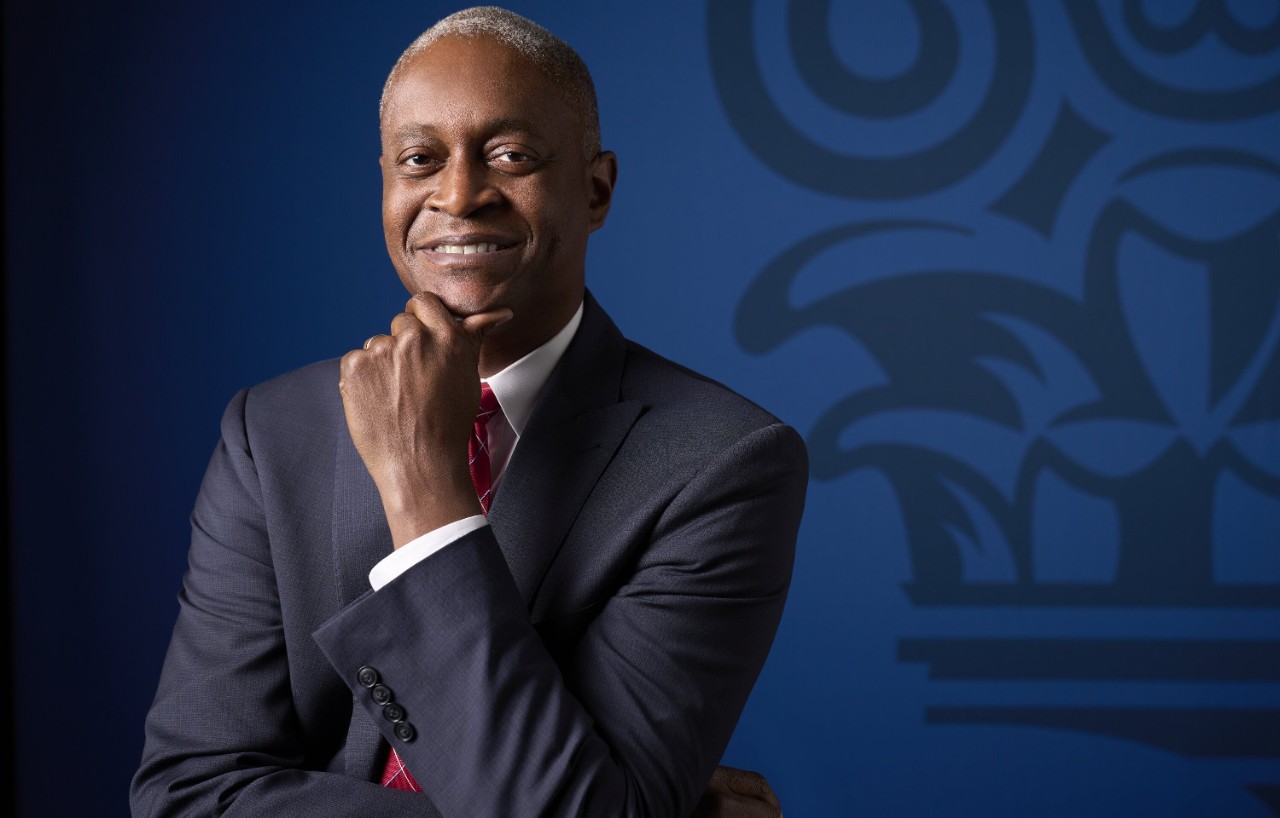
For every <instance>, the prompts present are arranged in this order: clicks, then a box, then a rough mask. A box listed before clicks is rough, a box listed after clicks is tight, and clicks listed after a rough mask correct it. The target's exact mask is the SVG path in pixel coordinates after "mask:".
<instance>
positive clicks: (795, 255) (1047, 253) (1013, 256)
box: [708, 0, 1280, 810]
mask: <svg viewBox="0 0 1280 818" xmlns="http://www.w3.org/2000/svg"><path fill="white" fill-rule="evenodd" d="M746 5H747V4H742V3H731V2H721V1H720V0H711V2H710V3H709V6H708V36H709V47H710V53H711V59H712V69H713V72H714V75H715V79H716V83H717V90H718V92H719V94H720V98H721V101H722V104H723V106H724V109H725V112H726V114H727V116H728V117H729V119H730V121H731V122H732V123H733V125H734V127H735V129H736V130H737V131H738V133H739V134H740V135H741V137H742V139H743V141H744V143H745V144H746V145H747V147H748V148H749V149H750V150H751V151H752V152H753V153H754V154H755V156H756V157H757V158H758V159H759V160H760V161H761V162H762V163H764V164H765V165H766V166H768V167H769V168H770V169H771V170H772V171H774V172H775V173H777V174H779V175H780V176H782V177H784V178H785V179H787V180H789V181H791V182H793V183H795V184H797V185H800V186H801V187H803V188H805V189H807V190H810V191H813V192H816V193H819V194H824V195H826V196H827V197H834V198H830V199H829V200H830V201H831V202H833V203H832V204H831V205H830V207H829V209H828V212H829V215H830V216H831V217H832V218H833V219H836V220H838V219H839V218H840V216H841V213H842V205H841V202H845V203H847V205H846V206H845V210H846V212H847V213H849V214H850V216H851V218H850V219H849V220H847V221H846V222H844V223H839V222H837V223H835V224H833V225H831V226H828V227H825V228H823V229H821V230H818V231H817V232H816V233H814V234H812V235H806V236H798V237H796V238H795V240H794V242H793V243H791V244H790V246H787V247H783V248H780V249H779V252H778V253H777V255H776V256H775V257H774V258H773V260H772V261H771V262H769V263H768V264H767V265H766V266H765V267H764V268H763V269H762V270H760V271H759V272H758V273H757V274H756V276H755V278H754V280H753V281H752V282H751V284H750V285H749V286H748V288H747V290H746V292H745V294H744V295H743V297H742V300H741V302H740V305H739V309H738V313H737V335H738V340H739V343H740V344H741V345H742V347H743V348H744V349H746V350H748V351H751V352H756V353H765V352H770V351H774V350H777V349H779V348H780V347H781V346H782V345H783V344H784V343H785V342H787V341H788V340H790V339H792V338H794V337H795V336H797V335H799V334H801V333H804V332H807V331H809V330H812V329H815V328H827V329H829V330H830V329H834V330H836V331H838V332H840V333H843V334H845V335H846V336H847V337H849V338H851V339H853V340H854V341H855V342H856V343H857V345H859V347H860V348H861V349H862V350H863V351H865V354H866V356H867V358H868V360H869V361H871V362H873V367H874V368H875V369H876V372H877V374H876V377H874V378H871V379H870V380H868V379H866V378H859V379H857V380H856V381H854V382H851V383H846V384H840V383H838V382H836V383H834V384H833V389H835V390H836V391H837V392H839V394H834V395H833V396H832V402H831V405H830V406H829V407H828V408H826V409H825V411H824V412H823V413H822V414H821V416H820V418H819V420H818V421H817V423H816V425H815V426H814V427H813V428H812V429H811V430H809V432H808V435H807V438H808V442H809V446H810V454H811V457H812V460H813V470H814V474H815V476H817V477H819V478H827V479H836V478H840V477H842V476H844V475H847V474H850V473H851V472H854V471H856V470H863V469H870V470H875V471H877V472H878V473H880V474H882V475H884V476H885V477H886V478H887V479H888V480H889V481H890V483H891V484H892V486H893V488H894V490H895V493H896V496H897V498H898V502H899V505H900V511H901V516H902V520H903V525H904V528H905V531H906V539H907V546H908V548H909V550H910V558H911V565H912V570H913V579H912V581H911V582H910V583H909V584H908V586H907V587H906V588H905V592H906V594H907V596H908V598H909V599H910V601H911V602H912V603H913V604H914V605H916V606H919V608H921V609H924V608H940V607H957V608H963V609H970V610H972V609H977V608H983V609H987V610H989V611H992V612H993V613H994V614H995V615H996V616H997V619H999V616H1000V614H999V612H1002V611H1003V612H1006V613H1007V617H1006V618H1005V619H1003V620H1001V621H1003V622H1005V623H1008V622H1010V621H1014V618H1015V617H1017V616H1018V612H1019V611H1022V610H1049V609H1054V610H1063V611H1078V612H1083V611H1085V610H1089V611H1091V612H1092V613H1091V615H1090V616H1089V617H1087V618H1086V617H1083V616H1077V617H1076V618H1074V619H1072V620H1071V621H1072V622H1073V623H1074V624H1073V625H1072V627H1071V631H1070V633H1069V634H1068V635H1064V633H1063V632H1061V631H1060V630H1059V631H1058V632H1054V633H1047V632H1046V633H1027V635H1026V636H1025V637H1022V638H1007V637H1003V636H995V635H992V636H989V637H988V636H983V635H981V634H976V635H972V636H969V637H966V638H955V637H947V638H925V639H921V638H904V639H902V640H901V641H900V642H899V659H900V661H902V662H908V663H918V662H922V663H926V664H927V666H928V669H929V673H930V676H929V678H930V679H931V680H935V681H936V682H937V684H938V685H942V686H945V685H946V684H948V683H954V682H965V681H969V682H974V681H977V682H997V681H998V682H1003V683H1010V682H1016V683H1025V684H1027V685H1034V684H1037V683H1042V682H1045V681H1049V680H1052V681H1055V682H1072V683H1081V684H1088V683H1090V682H1096V681H1127V682H1132V683H1137V684H1144V683H1162V682H1171V681H1172V682H1185V683H1204V684H1211V683H1225V682H1231V683H1236V682H1247V683H1257V684H1274V683H1280V638H1277V637H1280V634H1277V633H1276V632H1275V623H1276V621H1277V620H1276V618H1275V617H1274V616H1271V614H1273V613H1275V612H1276V611H1280V8H1277V7H1276V5H1277V4H1275V3H1272V4H1270V7H1269V9H1268V8H1258V9H1253V7H1251V6H1248V4H1234V3H1232V4H1228V3H1226V2H1203V3H1200V4H1198V5H1195V6H1194V7H1193V8H1188V9H1184V10H1183V11H1182V12H1181V16H1178V12H1176V11H1165V12H1164V13H1165V14H1167V15H1168V16H1166V17H1163V18H1159V19H1157V18H1155V17H1152V16H1149V14H1148V9H1155V8H1156V5H1157V4H1145V3H1140V2H1138V1H1137V0H1127V2H1123V3H1102V2H1097V3H1094V2H1075V0H1072V1H1071V2H1063V3H1061V4H1060V5H1054V6H1050V5H1049V4H1035V5H1028V4H1024V3H1017V2H996V1H995V0H992V2H989V3H987V4H986V5H985V6H979V5H978V4H973V3H943V2H941V1H940V0H910V2H903V3H893V4H873V5H876V6H878V7H879V8H880V9H881V10H882V12H883V13H884V14H885V15H886V17H885V19H881V20H872V19H870V18H867V17H866V16H865V14H864V17H862V18H859V19H858V20H850V19H843V18H842V17H841V14H844V16H845V18H847V17H848V14H849V13H848V12H841V11H840V10H839V9H836V8H833V7H832V4H830V3H829V2H812V3H804V2H794V3H791V4H789V5H787V6H786V7H785V9H774V10H772V11H771V10H768V9H762V8H757V7H755V6H754V5H751V7H750V8H744V7H745V6H746ZM1177 5H1179V7H1181V6H1183V5H1186V4H1177ZM1254 5H1255V6H1258V7H1261V6H1264V5H1267V4H1254ZM889 11H892V12H893V13H892V14H889ZM1251 12H1256V13H1254V16H1252V17H1249V16H1247V15H1248V14H1249V13H1251ZM868 13H869V12H868ZM779 20H784V21H785V22H784V24H783V25H782V27H781V28H782V29H783V30H784V31H785V34H779V33H777V31H778V27H777V26H776V25H774V26H771V25H770V23H776V22H777V21H779ZM854 23H857V24H860V25H864V26H866V27H869V28H874V27H876V26H880V27H881V28H879V29H877V31H876V33H877V34H878V35H880V36H882V37H883V38H885V39H890V40H895V42H897V43H898V44H899V45H900V44H901V43H903V42H907V43H911V44H913V45H914V49H913V50H908V52H907V53H909V54H913V55H914V56H913V58H912V59H911V60H904V61H901V62H900V63H899V64H895V65H889V66H887V67H886V66H885V65H884V64H883V61H891V58H890V57H884V58H883V60H882V63H881V64H880V65H878V66H877V65H865V64H862V63H860V62H859V60H860V59H863V57H860V56H859V55H858V54H849V53H845V52H847V51H848V48H847V47H844V51H841V48H842V47H843V46H842V40H841V38H842V35H843V34H845V33H848V32H850V31H852V30H853V28H852V27H853V25H854ZM771 31H772V35H770V32H771ZM768 36H773V37H774V38H782V37H785V38H786V47H787V52H788V55H789V57H790V60H791V62H792V64H791V65H790V66H789V67H787V68H786V71H775V72H774V73H775V74H778V73H782V74H787V73H788V72H793V73H792V74H788V76H783V77H779V76H772V78H771V74H770V70H771V67H772V66H774V64H775V63H776V62H777V60H776V58H774V59H773V61H772V62H771V61H770V58H768V57H766V56H765V51H766V49H765V48H764V41H765V39H766V38H767V37H768ZM858 36H859V38H860V39H859V42H866V41H867V39H868V38H869V37H870V35H868V34H867V33H866V32H865V31H861V30H859V32H858ZM895 38H896V39H895ZM776 45H777V44H774V46H775V47H774V49H773V51H770V52H769V53H770V54H772V53H774V52H776V51H777V50H778V49H777V47H776ZM901 50H902V49H900V48H899V49H896V50H893V53H899V52H901ZM889 51H890V49H886V53H889ZM864 56H865V55H864ZM874 56H875V55H872V57H865V59H868V60H870V59H873V58H874ZM853 66H857V67H858V68H859V69H860V70H855V68H854V67H853ZM872 69H879V70H878V71H873V70H872ZM890 69H891V70H890ZM788 77H790V79H791V84H790V85H785V91H781V90H780V89H783V88H784V83H785V82H786V80H787V79H788ZM798 98H803V99H801V100H800V101H797V99H798ZM780 100H781V101H780ZM784 102H785V110H784V104H783V103H784ZM836 126H839V127H840V128H844V129H847V131H848V133H849V134H851V135H850V136H849V137H848V139H847V141H844V142H843V144H842V145H838V144H837V142H836V135H835V134H833V133H832V131H833V128H834V127H836ZM843 135H844V133H843V131H842V132H840V136H842V137H843ZM876 207H879V208H881V210H883V214H882V215H880V216H872V217H869V216H868V214H874V213H875V212H876ZM818 268H821V269H822V270H825V271H828V272H827V273H825V278H822V279H821V281H820V283H819V284H815V283H814V281H813V280H812V279H813V278H815V277H816V276H811V275H810V274H811V271H813V270H815V269H818ZM832 269H844V270H845V272H844V273H843V280H841V281H838V282H836V283H835V284H833V283H832V278H833V277H835V276H833V275H832V274H831V273H830V272H829V271H830V270H832ZM815 293H816V294H815ZM1155 610H1177V611H1181V612H1182V613H1183V615H1182V618H1181V619H1180V620H1179V621H1180V622H1181V623H1183V624H1182V625H1181V626H1180V627H1179V628H1178V629H1175V630H1176V631H1177V632H1169V633H1167V634H1165V635H1163V636H1161V637H1160V638H1152V637H1150V636H1142V637H1140V638H1135V637H1132V636H1126V635H1125V634H1126V633H1128V632H1129V631H1128V630H1127V627H1128V626H1127V623H1128V621H1129V619H1128V618H1129V617H1131V616H1132V615H1133V613H1134V612H1135V611H1155ZM1223 611H1237V612H1240V613H1242V614H1249V613H1259V614H1260V615H1263V616H1270V617H1271V618H1269V619H1267V620H1266V621H1267V622H1269V623H1270V625H1269V627H1270V629H1271V630H1270V633H1261V634H1259V633H1254V634H1252V635H1251V636H1250V637H1249V638H1226V637H1224V636H1223V635H1222V634H1220V633H1214V632H1213V630H1212V628H1208V627H1206V626H1204V625H1203V622H1201V621H1200V620H1198V619H1197V617H1203V618H1205V619H1204V621H1212V618H1213V617H1214V616H1215V615H1216V614H1220V613H1221V612H1223ZM1264 627H1265V626H1264ZM1003 632H1007V628H1004V626H1002V629H1001V630H998V631H993V633H1003ZM1083 698H1084V697H1082V699H1083ZM1275 701H1276V696H1275V693H1273V694H1272V696H1271V702H1272V703H1275ZM925 718H926V721H927V722H929V723H932V724H943V723H951V724H978V723H982V724H1011V725H1024V726H1039V727H1046V728H1063V729H1071V730H1076V731H1085V732H1088V733H1094V734H1102V735H1107V736H1112V737H1117V738H1123V739H1128V740H1132V741H1137V742H1142V743H1144V744H1147V745H1150V746H1155V747H1160V748H1162V749H1165V750H1169V751H1172V752H1176V753H1180V754H1183V755H1186V756H1189V757H1200V758H1210V757H1212V758H1270V759H1280V707H1275V706H1264V707H1225V706H1223V707H1177V708H1174V707H1158V706H1155V705H1150V704H1144V703H1142V702H1141V701H1137V702H1132V703H1126V704H1120V705H1108V706H1105V707H1104V706H1095V705H1089V704H1076V705H1071V706H1063V705H1053V706H1049V705H1046V706H1017V707H1014V706H1008V705H1005V704H1002V703H1001V702H1000V701H995V700H993V701H992V702H991V703H990V704H989V705H987V706H965V707H956V706H928V705H926V707H925ZM1251 789H1252V791H1253V792H1254V793H1255V794H1256V795H1257V796H1258V797H1259V798H1260V799H1262V800H1263V801H1264V802H1265V803H1267V804H1268V805H1270V806H1272V808H1273V809H1276V810H1280V782H1277V781H1258V782H1253V784H1252V785H1251Z"/></svg>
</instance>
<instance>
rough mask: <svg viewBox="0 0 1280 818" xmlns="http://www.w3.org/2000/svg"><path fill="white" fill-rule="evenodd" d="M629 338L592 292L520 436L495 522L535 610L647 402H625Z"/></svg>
mask: <svg viewBox="0 0 1280 818" xmlns="http://www.w3.org/2000/svg"><path fill="white" fill-rule="evenodd" d="M625 355H626V342H625V341H624V340H623V338H622V334H621V333H620V332H618V328H617V327H616V326H614V324H613V322H612V321H611V320H609V317H608V316H607V315H605V314H604V312H603V311H602V310H601V309H600V307H599V306H598V305H597V304H596V303H595V300H594V299H593V298H592V297H591V295H590V294H589V293H588V294H587V296H586V306H585V309H584V312H583V317H582V324H581V326H579V328H578V333H577V335H575V336H574V339H573V343H572V344H570V345H569V348H568V349H567V350H566V351H565V354H564V357H563V358H561V360H560V363H559V364H558V365H557V366H556V369H555V371H554V372H552V374H551V378H550V379H549V380H548V381H547V384H546V386H545V387H544V388H543V390H542V395H541V396H540V397H539V399H538V403H537V405H536V408H535V409H534V412H533V415H532V416H531V417H530V419H529V424H528V426H527V427H526V428H525V430H524V434H523V435H521V437H520V443H519V445H518V446H516V450H515V453H514V454H513V455H512V458H511V462H510V463H509V464H508V466H507V471H506V473H505V474H504V475H503V478H502V483H501V484H500V485H499V488H498V493H497V494H496V495H495V496H494V500H493V505H492V507H491V508H490V510H489V523H490V524H491V525H492V526H493V529H494V533H495V534H496V535H497V537H498V542H499V543H500V545H501V547H502V552H503V555H504V556H505V557H506V560H507V565H508V566H509V567H510V569H511V575H512V577H513V578H514V579H515V582H516V586H517V587H518V588H519V589H520V594H521V596H523V597H524V600H525V604H526V605H528V606H529V607H530V608H532V601H533V598H534V596H535V594H536V593H537V591H538V588H539V586H540V585H541V583H542V578H543V577H544V576H545V575H546V571H547V567H548V566H549V565H550V564H551V561H552V560H553V559H554V558H555V556H556V554H557V552H558V551H559V550H560V545H561V543H563V542H564V539H565V537H566V535H567V534H568V533H569V529H570V528H571V527H572V525H573V522H574V520H575V519H577V517H578V514H579V512H580V511H581V510H582V507H583V505H584V504H585V503H586V501H587V497H588V495H590V493H591V490H592V489H593V488H594V487H595V484H596V482H597V481H598V480H599V479H600V475H601V474H602V473H603V472H604V470H605V468H606V467H607V466H608V465H609V462H610V461H611V460H612V459H613V456H614V454H615V453H616V452H617V450H618V447H619V446H620V445H621V444H622V441H623V440H624V439H625V438H626V435H627V432H628V431H629V430H630V429H631V427H632V425H633V424H634V423H635V422H636V419H637V418H638V417H639V416H640V414H641V412H642V411H643V407H642V406H641V405H640V404H639V403H637V402H635V401H621V400H620V399H619V392H620V388H621V383H622V369H623V362H624V359H625Z"/></svg>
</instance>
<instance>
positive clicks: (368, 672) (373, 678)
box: [356, 665, 378, 687]
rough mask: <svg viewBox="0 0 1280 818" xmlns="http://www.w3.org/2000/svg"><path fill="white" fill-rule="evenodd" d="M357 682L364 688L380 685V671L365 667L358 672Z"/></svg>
mask: <svg viewBox="0 0 1280 818" xmlns="http://www.w3.org/2000/svg"><path fill="white" fill-rule="evenodd" d="M356 681H358V682H360V685H361V686H362V687H373V686H374V685H376V684H377V683H378V671H376V670H374V669H373V668H371V667H369V666H368V665H365V666H364V667H362V668H360V669H359V670H357V671H356Z"/></svg>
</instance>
